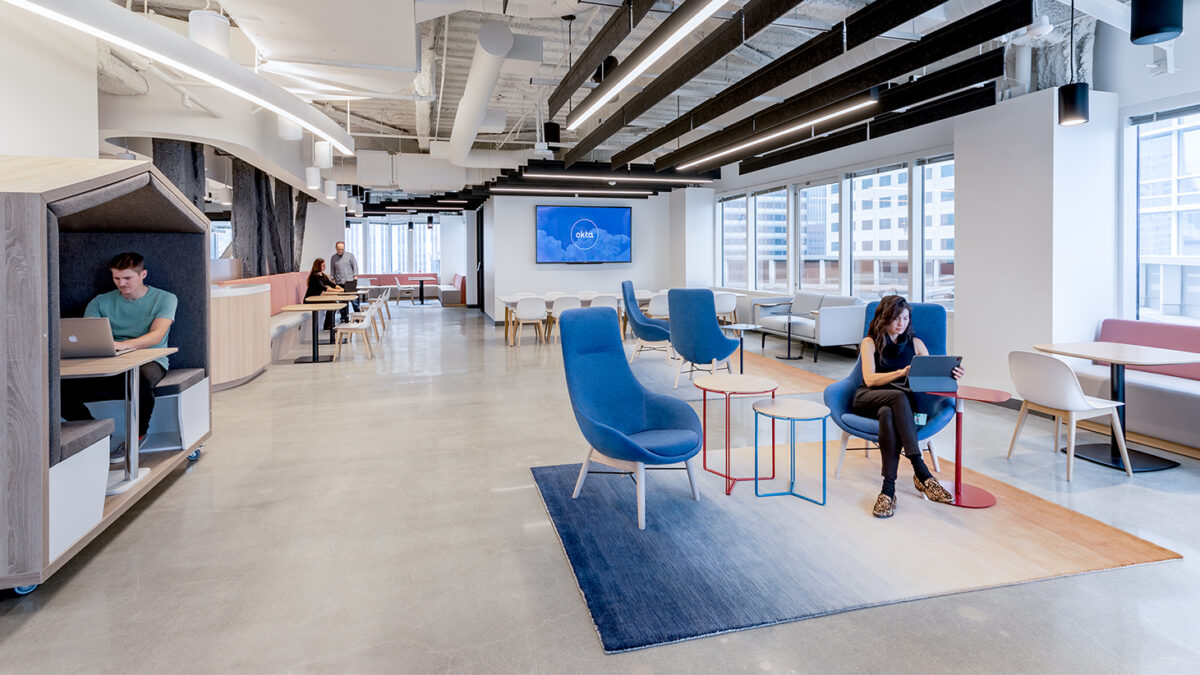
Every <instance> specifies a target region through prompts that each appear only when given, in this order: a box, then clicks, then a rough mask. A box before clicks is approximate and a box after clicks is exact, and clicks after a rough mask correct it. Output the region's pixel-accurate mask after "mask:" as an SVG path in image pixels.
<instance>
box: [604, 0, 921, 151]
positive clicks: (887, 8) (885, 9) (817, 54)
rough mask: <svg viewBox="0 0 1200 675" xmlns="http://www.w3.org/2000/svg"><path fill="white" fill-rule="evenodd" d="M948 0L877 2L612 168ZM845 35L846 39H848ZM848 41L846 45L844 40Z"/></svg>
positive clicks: (697, 109) (689, 115)
mask: <svg viewBox="0 0 1200 675" xmlns="http://www.w3.org/2000/svg"><path fill="white" fill-rule="evenodd" d="M944 1H945V0H877V1H876V2H873V3H871V4H870V5H867V6H866V7H864V8H863V9H860V10H859V11H857V12H855V13H854V14H851V15H850V16H849V17H847V18H846V21H845V24H837V25H836V26H834V27H833V28H830V29H829V30H827V31H825V32H824V33H822V34H820V35H817V36H816V37H814V38H812V39H810V40H808V41H807V42H805V43H804V44H802V45H800V46H799V47H797V48H795V49H793V50H791V51H790V52H788V53H787V54H784V55H783V56H781V57H779V58H778V59H776V60H775V62H774V63H772V64H770V65H768V66H766V67H764V68H760V69H759V70H757V71H755V72H754V73H752V74H751V75H750V76H749V77H746V78H744V79H742V80H741V81H740V82H738V83H737V84H735V85H733V86H732V87H729V88H727V89H725V90H724V91H722V92H721V93H720V94H718V95H717V96H716V97H715V98H712V99H710V100H708V101H705V102H704V103H701V104H700V105H698V106H696V107H695V108H693V109H692V110H690V111H689V112H688V113H686V114H684V115H682V116H681V117H679V118H677V119H675V120H673V121H672V122H670V123H669V124H667V125H666V126H664V127H662V128H661V129H657V130H655V131H654V132H653V133H651V134H650V135H648V136H646V137H645V138H642V139H641V140H639V141H637V142H636V143H634V144H633V145H631V146H629V148H627V149H626V150H623V151H622V152H619V153H617V154H616V155H615V156H614V157H613V161H612V164H613V166H620V165H621V164H625V163H627V162H631V161H633V160H635V159H637V158H638V157H641V156H642V155H644V154H646V153H647V152H650V151H651V150H654V149H655V148H658V147H661V146H663V145H665V144H666V143H667V142H669V141H672V140H675V139H676V138H679V137H680V136H682V135H684V134H685V133H687V132H689V131H691V130H692V129H694V128H696V127H697V126H699V125H701V124H704V123H706V122H709V121H711V120H714V119H716V118H717V117H719V116H721V115H724V114H725V113H727V112H729V111H731V110H733V109H734V108H737V107H738V106H740V105H743V104H745V103H748V102H750V101H751V100H753V99H754V98H755V97H756V96H761V95H763V94H765V93H766V92H768V91H770V90H772V89H774V88H775V87H778V86H779V85H782V84H784V83H785V82H789V81H791V80H794V79H795V78H797V77H799V76H800V75H803V74H804V73H806V72H808V71H810V70H812V69H814V68H816V67H817V66H819V65H821V64H823V63H827V62H829V61H831V60H833V59H834V58H835V57H837V56H840V55H841V54H842V53H843V52H844V51H845V50H846V49H850V48H853V47H855V46H857V45H860V44H863V43H865V42H868V41H869V40H872V39H874V38H876V37H879V36H880V35H882V34H883V33H886V32H887V31H889V30H891V29H892V28H895V27H896V26H899V25H900V24H902V23H904V22H905V21H908V20H910V19H913V18H915V17H917V16H919V15H921V14H922V13H923V12H926V11H928V10H929V9H931V8H933V7H936V6H937V5H940V4H942V3H943V2H944ZM843 31H844V33H845V34H844V36H843ZM843 38H844V41H843Z"/></svg>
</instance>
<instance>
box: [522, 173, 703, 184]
mask: <svg viewBox="0 0 1200 675" xmlns="http://www.w3.org/2000/svg"><path fill="white" fill-rule="evenodd" d="M521 177H522V178H543V179H547V180H594V181H599V182H601V183H607V182H609V181H613V182H614V183H681V184H687V183H711V182H713V181H712V179H711V178H667V177H659V176H585V175H580V174H569V173H525V174H521Z"/></svg>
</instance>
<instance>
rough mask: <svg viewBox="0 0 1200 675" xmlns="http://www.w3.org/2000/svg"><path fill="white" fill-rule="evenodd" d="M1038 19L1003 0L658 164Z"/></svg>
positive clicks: (1026, 6)
mask: <svg viewBox="0 0 1200 675" xmlns="http://www.w3.org/2000/svg"><path fill="white" fill-rule="evenodd" d="M1032 21H1033V0H1000V1H999V2H997V3H996V4H994V5H991V6H989V7H987V8H985V9H982V10H980V11H978V12H976V13H974V14H972V15H970V16H968V17H966V18H963V19H960V20H958V21H956V22H954V23H952V24H950V25H948V26H945V27H943V28H941V29H939V30H937V31H934V32H933V33H930V34H929V35H926V36H925V37H924V38H921V40H919V41H918V42H914V43H912V44H909V45H905V46H903V47H899V48H897V49H894V50H892V51H890V52H888V53H887V54H884V55H883V56H880V57H879V58H876V59H872V60H871V61H868V62H867V63H864V64H862V65H861V66H859V67H857V68H852V69H851V70H848V71H846V72H844V73H842V74H841V75H839V76H837V77H834V78H832V79H830V80H826V81H825V82H822V83H821V84H818V85H816V86H814V87H810V88H808V89H806V90H804V91H802V92H800V93H798V94H796V95H794V96H791V97H789V98H788V99H787V100H785V101H783V102H782V103H777V104H775V105H773V106H770V107H768V108H766V109H764V110H762V111H760V112H758V113H755V114H754V115H753V116H751V117H750V118H748V119H745V120H742V121H741V122H738V123H736V124H733V125H731V126H729V127H726V128H725V129H722V130H721V131H718V132H715V133H712V134H709V135H708V136H705V137H704V138H702V139H700V140H698V141H696V142H694V143H690V144H688V145H685V146H683V147H682V148H679V149H678V150H675V151H674V152H671V153H668V154H666V155H664V156H662V157H659V158H658V159H657V160H656V161H655V162H654V167H655V168H656V169H658V170H665V169H669V168H671V167H674V166H677V165H679V164H686V163H687V162H690V161H692V160H695V159H699V158H701V157H703V156H705V155H708V154H711V153H713V152H715V151H717V150H720V149H721V148H725V147H728V146H730V145H734V144H735V143H738V142H740V141H743V140H745V139H747V138H750V137H751V136H753V135H754V134H755V133H756V130H761V129H766V128H770V127H774V126H776V125H779V124H781V123H783V122H786V121H788V120H792V119H796V118H798V117H800V116H802V115H805V114H808V113H810V112H812V111H813V110H816V109H818V108H821V107H824V106H827V105H829V104H830V103H834V102H836V101H839V100H842V99H844V98H847V97H849V96H853V95H854V94H855V93H857V92H860V91H863V90H865V89H867V88H869V87H871V86H873V85H876V84H879V83H880V82H886V81H888V80H891V79H895V78H897V77H901V76H903V75H905V74H907V73H910V72H912V71H915V70H917V69H919V68H923V67H926V66H929V65H931V64H933V63H936V62H937V61H940V60H942V59H945V58H948V57H950V56H953V55H954V54H957V53H958V52H961V51H963V50H965V49H969V48H971V47H974V46H976V45H979V44H982V43H983V42H986V41H987V40H991V39H993V38H996V37H998V36H1000V35H1003V34H1005V33H1009V32H1011V31H1013V30H1016V29H1017V28H1020V27H1022V26H1027V25H1029V23H1031V22H1032Z"/></svg>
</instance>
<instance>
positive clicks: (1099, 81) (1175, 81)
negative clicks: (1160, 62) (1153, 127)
mask: <svg viewBox="0 0 1200 675" xmlns="http://www.w3.org/2000/svg"><path fill="white" fill-rule="evenodd" d="M1183 20H1184V26H1185V27H1187V28H1190V29H1191V30H1190V31H1189V30H1185V31H1184V33H1183V35H1180V36H1179V37H1178V38H1176V39H1175V40H1172V41H1171V44H1172V45H1173V47H1172V48H1173V49H1174V50H1175V65H1176V66H1177V70H1176V71H1175V72H1174V73H1169V74H1166V73H1164V74H1162V75H1153V74H1151V71H1150V69H1149V68H1147V67H1146V66H1147V64H1149V63H1151V62H1152V61H1153V60H1154V55H1155V53H1156V50H1155V48H1154V47H1151V46H1148V45H1147V46H1139V45H1135V44H1133V43H1131V42H1130V41H1129V33H1126V32H1124V31H1120V30H1117V29H1116V28H1113V27H1112V26H1109V25H1107V24H1104V23H1100V24H1098V25H1097V29H1096V49H1095V55H1096V56H1095V59H1096V64H1095V82H1094V84H1095V88H1096V89H1099V90H1101V91H1111V92H1115V93H1116V94H1118V95H1119V96H1120V97H1121V103H1120V105H1121V114H1122V115H1137V114H1143V113H1148V112H1155V111H1158V110H1163V109H1170V108H1174V107H1180V106H1184V105H1190V104H1193V103H1196V102H1197V101H1200V67H1197V66H1198V64H1200V31H1197V30H1196V25H1197V22H1200V3H1197V2H1185V3H1184V17H1183Z"/></svg>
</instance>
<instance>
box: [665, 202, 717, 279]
mask: <svg viewBox="0 0 1200 675" xmlns="http://www.w3.org/2000/svg"><path fill="white" fill-rule="evenodd" d="M715 227H716V191H715V190H713V189H712V188H684V189H682V190H673V191H672V192H671V193H670V247H671V256H670V274H669V276H668V279H667V281H668V285H669V286H671V287H691V288H707V287H709V286H712V285H713V283H714V280H713V264H712V258H713V254H714V248H715V245H714V241H715V237H716V234H715V230H714V228H715Z"/></svg>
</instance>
